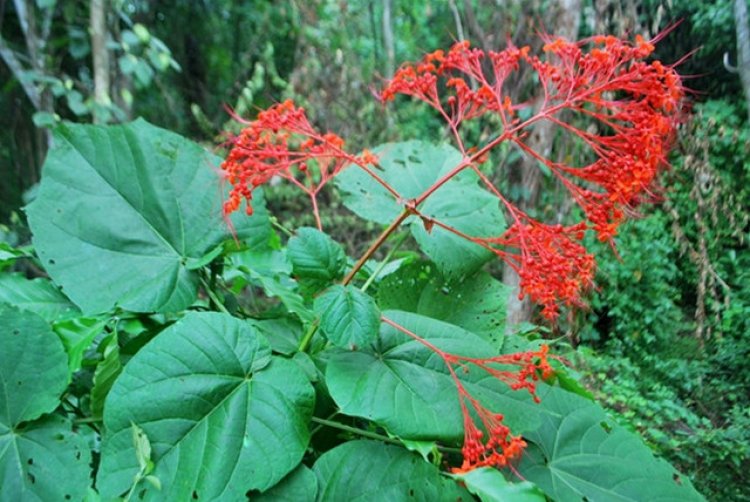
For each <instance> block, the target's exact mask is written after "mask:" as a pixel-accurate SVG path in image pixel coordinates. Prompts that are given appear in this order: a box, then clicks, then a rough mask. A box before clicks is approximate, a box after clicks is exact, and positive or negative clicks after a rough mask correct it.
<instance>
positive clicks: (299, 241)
mask: <svg viewBox="0 0 750 502" xmlns="http://www.w3.org/2000/svg"><path fill="white" fill-rule="evenodd" d="M287 250H288V256H289V260H290V261H291V263H292V267H293V270H294V276H295V277H296V279H297V280H298V281H299V282H300V283H301V284H302V285H303V286H306V289H308V290H311V291H312V292H316V291H319V290H320V289H323V288H325V287H326V286H328V285H330V284H331V283H333V282H334V281H335V280H337V279H339V278H340V277H341V276H342V275H343V274H344V268H345V267H346V254H345V253H344V250H343V248H342V247H341V246H340V245H339V244H338V243H337V242H336V241H334V240H333V239H331V238H330V237H329V236H328V235H326V234H324V233H323V232H321V231H319V230H317V229H314V228H310V227H303V228H300V229H298V230H297V231H296V232H295V234H294V236H293V237H292V238H291V239H289V243H288V244H287Z"/></svg>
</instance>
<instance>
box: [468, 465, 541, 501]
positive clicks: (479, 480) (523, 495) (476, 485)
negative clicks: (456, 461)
mask: <svg viewBox="0 0 750 502" xmlns="http://www.w3.org/2000/svg"><path fill="white" fill-rule="evenodd" d="M454 477H455V478H456V479H460V480H461V481H463V482H464V484H465V485H466V488H467V489H468V490H469V491H470V492H471V493H473V494H474V495H476V496H478V497H479V500H481V501H482V502H506V501H512V502H545V501H546V500H547V498H546V497H545V496H544V493H542V491H541V490H540V489H539V488H538V487H536V486H534V484H533V483H530V482H528V481H522V482H520V483H509V482H508V480H507V479H505V477H504V476H503V475H502V474H501V473H500V471H498V470H497V469H492V468H489V467H482V468H481V469H474V470H471V471H469V472H466V473H464V474H459V475H455V476H454Z"/></svg>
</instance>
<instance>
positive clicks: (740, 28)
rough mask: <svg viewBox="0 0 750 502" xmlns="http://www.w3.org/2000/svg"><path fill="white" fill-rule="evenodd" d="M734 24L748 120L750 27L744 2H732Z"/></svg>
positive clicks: (749, 107)
mask: <svg viewBox="0 0 750 502" xmlns="http://www.w3.org/2000/svg"><path fill="white" fill-rule="evenodd" d="M734 24H735V29H736V33H737V70H738V71H739V74H740V80H741V81H742V89H743V90H744V91H745V102H746V104H747V114H748V118H750V26H748V16H747V4H746V3H745V0H734Z"/></svg>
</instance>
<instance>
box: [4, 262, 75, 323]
mask: <svg viewBox="0 0 750 502" xmlns="http://www.w3.org/2000/svg"><path fill="white" fill-rule="evenodd" d="M0 303H8V304H10V305H15V306H16V307H18V308H20V309H23V310H28V311H29V312H34V313H35V314H39V315H40V316H42V317H43V318H44V319H45V320H47V321H48V322H52V321H57V320H60V319H64V318H68V317H74V316H76V315H80V312H79V311H78V308H77V307H76V306H75V305H73V304H72V303H70V300H68V298H67V297H66V296H65V295H64V294H62V293H61V292H60V290H59V289H57V287H55V285H54V284H52V281H50V280H49V279H44V278H38V279H27V278H26V277H24V276H23V275H21V274H3V275H0Z"/></svg>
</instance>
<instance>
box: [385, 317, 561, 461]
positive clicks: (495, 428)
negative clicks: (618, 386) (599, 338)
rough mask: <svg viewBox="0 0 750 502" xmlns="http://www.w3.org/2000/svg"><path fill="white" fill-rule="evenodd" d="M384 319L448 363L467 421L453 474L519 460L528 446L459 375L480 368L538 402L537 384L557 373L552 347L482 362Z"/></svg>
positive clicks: (465, 420) (491, 358)
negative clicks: (486, 405)
mask: <svg viewBox="0 0 750 502" xmlns="http://www.w3.org/2000/svg"><path fill="white" fill-rule="evenodd" d="M381 319H382V320H383V322H384V323H386V324H389V325H390V326H392V327H394V328H396V329H397V330H399V331H400V332H402V333H404V334H405V335H407V336H409V337H410V338H412V339H414V340H416V341H417V342H419V343H421V344H422V345H424V346H425V347H427V348H428V349H429V350H431V351H432V352H434V353H435V354H437V355H438V356H439V357H440V358H441V359H442V360H443V362H445V365H446V367H447V368H448V372H449V373H450V375H451V377H452V378H453V381H454V383H455V384H456V388H457V389H458V400H459V404H460V406H461V413H462V415H463V421H464V444H463V448H462V449H461V453H462V456H463V459H464V460H463V463H462V465H461V467H459V468H454V469H453V472H467V471H470V470H472V469H476V468H479V467H488V466H494V467H506V466H508V465H509V464H510V462H512V461H513V460H516V459H518V458H519V457H520V456H521V453H523V450H524V448H525V447H526V442H525V441H524V440H523V439H522V438H521V437H520V436H513V435H511V433H510V429H509V428H508V427H507V426H506V425H503V423H502V422H503V418H504V417H503V415H502V414H499V413H494V412H492V411H491V410H489V409H487V408H486V407H485V406H484V405H483V404H482V403H480V402H479V401H478V400H477V399H476V398H474V397H473V396H472V395H471V394H470V393H469V391H468V390H467V389H466V387H465V386H464V383H463V381H462V380H461V379H460V378H459V376H458V373H457V372H463V373H468V372H469V371H471V369H472V368H477V369H479V370H481V371H483V372H485V373H487V374H488V375H490V376H491V377H492V378H495V379H497V380H499V381H500V382H503V383H504V384H506V385H508V386H509V387H510V388H511V389H513V390H521V389H526V390H527V391H528V392H529V393H530V394H531V395H532V396H533V397H534V401H535V402H537V403H538V402H539V398H538V397H537V395H536V382H538V381H539V380H540V379H547V378H550V377H551V376H552V375H553V373H554V371H553V369H552V366H551V365H550V364H549V357H551V356H549V355H548V353H549V347H547V345H542V346H541V347H540V348H539V350H536V351H528V352H517V353H515V354H503V355H499V356H495V357H489V358H481V359H480V358H473V357H466V356H460V355H456V354H449V353H447V352H445V351H443V350H441V349H440V348H439V347H437V346H435V345H433V344H432V343H430V342H429V341H427V340H425V339H424V338H422V337H420V336H419V335H418V334H416V333H414V332H412V331H410V330H409V329H407V328H405V327H403V326H401V325H400V324H398V323H396V322H394V321H392V320H391V319H389V318H387V317H382V318H381ZM474 416H476V417H477V418H478V419H479V422H475V420H474Z"/></svg>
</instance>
